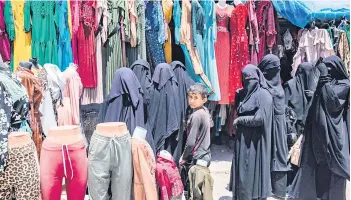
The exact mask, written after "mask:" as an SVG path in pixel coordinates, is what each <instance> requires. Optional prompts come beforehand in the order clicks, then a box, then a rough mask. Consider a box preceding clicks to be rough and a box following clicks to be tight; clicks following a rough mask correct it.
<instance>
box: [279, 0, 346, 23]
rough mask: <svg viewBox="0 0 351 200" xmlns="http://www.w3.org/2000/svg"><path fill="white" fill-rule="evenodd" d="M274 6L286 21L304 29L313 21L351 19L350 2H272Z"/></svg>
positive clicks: (293, 0)
mask: <svg viewBox="0 0 351 200" xmlns="http://www.w3.org/2000/svg"><path fill="white" fill-rule="evenodd" d="M272 2H273V5H274V7H275V9H276V11H277V12H278V14H279V15H281V16H282V17H283V18H285V19H286V20H288V21H290V22H291V23H292V24H294V25H296V26H298V27H301V28H304V27H305V26H306V25H307V23H308V22H309V21H311V20H312V19H322V20H323V19H327V20H333V19H340V18H342V17H344V16H345V17H346V18H347V19H350V1H349V0H333V1H331V0H272Z"/></svg>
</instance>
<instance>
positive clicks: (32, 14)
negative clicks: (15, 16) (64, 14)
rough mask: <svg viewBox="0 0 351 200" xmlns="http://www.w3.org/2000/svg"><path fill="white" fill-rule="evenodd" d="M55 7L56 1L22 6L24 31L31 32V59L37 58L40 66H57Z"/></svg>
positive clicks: (36, 2)
mask: <svg viewBox="0 0 351 200" xmlns="http://www.w3.org/2000/svg"><path fill="white" fill-rule="evenodd" d="M56 5H57V4H56V1H34V0H28V1H26V3H25V4H24V29H25V31H26V32H28V31H32V57H33V58H37V59H38V63H39V64H40V65H44V64H45V63H52V64H56V65H57V64H58V56H57V55H58V53H57V50H58V46H57V39H56V27H55V25H58V24H57V21H56V17H57V14H58V9H57V7H56ZM55 22H56V24H55Z"/></svg>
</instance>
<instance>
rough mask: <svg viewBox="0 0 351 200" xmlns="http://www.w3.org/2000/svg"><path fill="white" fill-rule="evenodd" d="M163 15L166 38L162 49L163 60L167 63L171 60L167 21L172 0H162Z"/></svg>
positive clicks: (168, 21)
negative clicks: (163, 53)
mask: <svg viewBox="0 0 351 200" xmlns="http://www.w3.org/2000/svg"><path fill="white" fill-rule="evenodd" d="M162 9H163V15H164V18H165V22H164V23H165V35H166V38H165V39H166V40H165V43H164V44H163V50H164V52H165V60H166V62H167V63H168V64H170V63H171V62H172V35H171V30H170V28H169V23H170V22H171V19H172V14H173V1H172V0H162Z"/></svg>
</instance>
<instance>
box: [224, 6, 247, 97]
mask: <svg viewBox="0 0 351 200" xmlns="http://www.w3.org/2000/svg"><path fill="white" fill-rule="evenodd" d="M247 18H248V11H247V8H246V6H245V5H244V4H242V3H240V4H239V5H237V6H236V7H235V8H234V10H233V11H232V13H231V16H230V34H231V40H230V51H231V52H230V67H229V102H230V103H232V102H234V98H235V92H236V90H237V89H239V88H241V87H242V81H241V70H242V69H243V68H244V67H245V66H246V64H248V63H249V45H248V37H247V34H246V29H245V27H246V21H247Z"/></svg>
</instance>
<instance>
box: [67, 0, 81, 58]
mask: <svg viewBox="0 0 351 200" xmlns="http://www.w3.org/2000/svg"><path fill="white" fill-rule="evenodd" d="M69 5H70V11H71V12H70V13H71V18H70V21H71V24H72V54H73V62H74V63H75V64H78V47H77V45H78V44H77V42H78V41H77V32H78V28H79V12H80V9H79V1H76V0H70V1H69Z"/></svg>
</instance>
